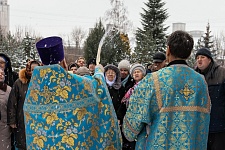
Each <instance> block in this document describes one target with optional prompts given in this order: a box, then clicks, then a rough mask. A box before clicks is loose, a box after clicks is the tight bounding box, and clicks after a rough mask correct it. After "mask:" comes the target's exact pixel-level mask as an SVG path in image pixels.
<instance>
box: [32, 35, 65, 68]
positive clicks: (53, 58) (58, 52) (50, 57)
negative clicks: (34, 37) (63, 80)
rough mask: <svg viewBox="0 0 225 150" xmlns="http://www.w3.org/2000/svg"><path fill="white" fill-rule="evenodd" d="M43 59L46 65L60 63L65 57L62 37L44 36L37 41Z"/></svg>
mask: <svg viewBox="0 0 225 150" xmlns="http://www.w3.org/2000/svg"><path fill="white" fill-rule="evenodd" d="M36 48H37V50H38V53H39V56H40V58H41V61H42V63H43V64H45V65H49V64H58V63H59V62H60V61H62V60H63V59H64V50H63V44H62V38H60V37H57V36H52V37H47V38H44V39H42V40H40V41H38V42H37V43H36Z"/></svg>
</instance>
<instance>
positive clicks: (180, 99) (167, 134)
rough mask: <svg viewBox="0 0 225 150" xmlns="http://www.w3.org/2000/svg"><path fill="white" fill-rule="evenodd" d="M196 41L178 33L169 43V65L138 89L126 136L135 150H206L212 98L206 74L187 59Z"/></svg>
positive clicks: (126, 122) (131, 104)
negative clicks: (202, 73) (198, 70)
mask: <svg viewBox="0 0 225 150" xmlns="http://www.w3.org/2000/svg"><path fill="white" fill-rule="evenodd" d="M193 43H194V42H193V38H192V37H191V36H190V35H189V34H188V33H186V32H184V31H175V32H174V33H172V34H171V35H170V36H169V38H168V41H167V51H166V56H167V61H168V62H169V64H168V66H167V67H165V68H163V69H161V70H159V71H157V72H154V73H151V74H148V75H147V76H146V77H145V78H144V79H142V81H140V83H139V85H138V86H137V87H136V89H135V90H134V92H133V94H132V95H131V98H130V101H129V107H128V110H127V112H126V115H125V118H124V120H123V133H124V135H125V137H126V138H127V139H128V140H129V141H134V140H136V141H137V142H136V148H135V149H140V150H143V149H146V150H206V149H207V138H208V130H209V119H210V115H209V114H210V105H211V104H210V98H209V94H208V89H207V84H206V81H205V79H204V77H203V76H202V75H200V74H199V73H197V72H195V71H194V70H193V69H192V68H190V67H189V66H188V65H187V63H186V61H185V60H186V59H187V58H188V57H189V56H190V54H191V51H192V49H193Z"/></svg>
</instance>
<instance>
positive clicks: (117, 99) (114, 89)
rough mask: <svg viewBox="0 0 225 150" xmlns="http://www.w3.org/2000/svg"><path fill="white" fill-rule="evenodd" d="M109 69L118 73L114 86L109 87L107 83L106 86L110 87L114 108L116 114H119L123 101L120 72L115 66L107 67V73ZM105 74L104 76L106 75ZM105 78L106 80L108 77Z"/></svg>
mask: <svg viewBox="0 0 225 150" xmlns="http://www.w3.org/2000/svg"><path fill="white" fill-rule="evenodd" d="M108 69H112V70H114V71H115V72H116V80H115V82H114V83H113V84H112V86H109V85H108V84H107V83H106V84H107V87H108V91H109V94H110V96H111V98H112V102H113V106H114V109H115V112H117V110H118V108H119V106H120V103H121V99H122V98H123V97H121V95H120V88H121V78H120V71H119V69H118V68H117V67H116V66H114V65H107V66H106V67H105V72H107V70H108ZM105 72H104V75H105ZM105 78H106V75H105Z"/></svg>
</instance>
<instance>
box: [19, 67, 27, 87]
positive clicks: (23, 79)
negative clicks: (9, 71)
mask: <svg viewBox="0 0 225 150" xmlns="http://www.w3.org/2000/svg"><path fill="white" fill-rule="evenodd" d="M19 79H20V81H21V82H22V83H23V84H26V83H28V82H29V81H30V80H29V79H27V77H26V68H24V69H21V70H20V72H19Z"/></svg>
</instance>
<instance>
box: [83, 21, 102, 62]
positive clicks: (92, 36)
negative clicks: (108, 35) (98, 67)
mask: <svg viewBox="0 0 225 150" xmlns="http://www.w3.org/2000/svg"><path fill="white" fill-rule="evenodd" d="M104 33H105V29H104V26H103V24H102V21H101V20H100V21H99V22H98V23H96V24H95V27H94V29H92V30H91V31H90V32H89V35H88V37H87V39H86V40H85V42H84V47H83V50H84V57H85V59H86V60H89V59H91V58H96V55H97V51H98V45H99V42H100V40H101V38H102V36H103V35H104Z"/></svg>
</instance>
